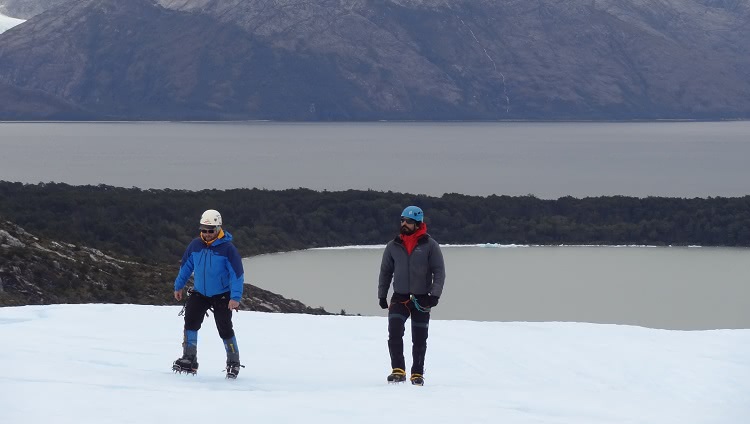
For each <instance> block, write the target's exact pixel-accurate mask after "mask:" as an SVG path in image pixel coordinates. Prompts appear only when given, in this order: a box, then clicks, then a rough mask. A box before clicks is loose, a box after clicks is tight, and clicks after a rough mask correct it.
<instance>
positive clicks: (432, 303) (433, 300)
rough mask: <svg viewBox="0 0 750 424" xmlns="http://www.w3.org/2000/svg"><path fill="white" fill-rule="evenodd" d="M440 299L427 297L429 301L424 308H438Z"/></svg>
mask: <svg viewBox="0 0 750 424" xmlns="http://www.w3.org/2000/svg"><path fill="white" fill-rule="evenodd" d="M439 299H440V297H439V296H427V300H426V301H425V305H424V306H425V307H426V308H434V307H435V306H437V304H438V300H439Z"/></svg>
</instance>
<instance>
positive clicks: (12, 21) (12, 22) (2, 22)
mask: <svg viewBox="0 0 750 424" xmlns="http://www.w3.org/2000/svg"><path fill="white" fill-rule="evenodd" d="M23 22H26V21H25V20H23V19H16V18H11V17H10V16H5V15H3V14H2V13H0V34H2V33H3V32H5V31H7V30H9V29H11V28H13V27H14V26H16V25H19V24H21V23H23Z"/></svg>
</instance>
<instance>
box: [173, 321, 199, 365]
mask: <svg viewBox="0 0 750 424" xmlns="http://www.w3.org/2000/svg"><path fill="white" fill-rule="evenodd" d="M183 337H184V338H183V340H182V357H180V358H178V359H177V360H176V361H174V363H172V371H174V372H175V373H180V374H182V373H186V374H193V375H195V373H196V372H197V371H198V332H197V331H192V330H185V333H184V335H183Z"/></svg>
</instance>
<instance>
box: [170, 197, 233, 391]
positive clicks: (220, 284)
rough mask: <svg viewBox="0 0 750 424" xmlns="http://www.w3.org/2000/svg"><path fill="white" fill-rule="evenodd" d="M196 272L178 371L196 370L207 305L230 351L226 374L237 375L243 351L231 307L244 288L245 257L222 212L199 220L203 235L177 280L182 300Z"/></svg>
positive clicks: (209, 212) (187, 255) (189, 249)
mask: <svg viewBox="0 0 750 424" xmlns="http://www.w3.org/2000/svg"><path fill="white" fill-rule="evenodd" d="M191 275H193V276H194V284H193V289H192V290H190V291H188V296H187V300H186V302H185V334H184V340H183V343H182V348H183V351H182V357H180V358H179V359H177V360H176V361H175V362H174V364H173V370H174V371H175V372H188V373H192V374H195V372H196V371H197V370H198V360H197V357H198V330H199V329H200V328H201V324H202V323H203V317H204V316H205V315H206V312H207V311H208V309H212V310H213V313H214V321H216V328H217V329H218V330H219V336H220V337H221V339H222V340H223V341H224V348H225V349H226V352H227V368H226V372H227V378H237V374H238V373H239V371H240V367H241V365H240V351H239V349H238V348H237V339H236V337H235V335H234V329H233V328H232V311H233V310H235V309H238V308H239V306H240V300H241V299H242V290H243V288H244V271H243V269H242V258H241V257H240V254H239V252H237V248H236V247H234V245H233V244H232V235H231V234H229V232H227V231H224V230H223V229H222V220H221V214H219V212H218V211H216V210H213V209H209V210H207V211H205V212H203V215H202V216H201V220H200V235H199V237H197V238H195V239H193V241H192V242H191V243H190V244H189V245H188V247H187V250H185V254H184V255H183V256H182V264H181V266H180V272H179V274H178V275H177V278H176V279H175V281H174V298H175V299H177V300H178V301H181V300H182V297H183V288H184V287H185V284H186V283H187V281H188V279H189V278H190V276H191Z"/></svg>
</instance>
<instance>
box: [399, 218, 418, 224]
mask: <svg viewBox="0 0 750 424" xmlns="http://www.w3.org/2000/svg"><path fill="white" fill-rule="evenodd" d="M404 222H405V223H407V224H409V225H414V224H416V223H417V221H415V220H413V219H411V218H401V223H404Z"/></svg>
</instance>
